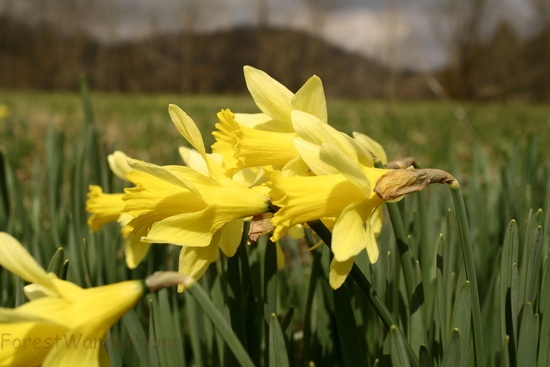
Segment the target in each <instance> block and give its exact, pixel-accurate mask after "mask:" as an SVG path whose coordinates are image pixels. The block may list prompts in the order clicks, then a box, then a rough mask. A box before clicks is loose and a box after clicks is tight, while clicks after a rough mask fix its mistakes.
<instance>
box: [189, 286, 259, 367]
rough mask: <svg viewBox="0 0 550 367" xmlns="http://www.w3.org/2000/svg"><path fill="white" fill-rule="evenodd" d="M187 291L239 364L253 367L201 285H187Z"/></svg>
mask: <svg viewBox="0 0 550 367" xmlns="http://www.w3.org/2000/svg"><path fill="white" fill-rule="evenodd" d="M187 293H189V294H190V295H191V296H192V297H193V298H194V299H195V301H197V303H198V304H199V305H200V306H201V308H202V310H203V311H204V313H205V315H206V316H207V317H208V318H209V319H210V321H211V322H212V324H213V325H214V328H215V329H216V330H217V331H218V333H220V335H221V336H222V338H223V340H224V341H225V343H226V344H227V346H228V347H229V349H230V350H231V351H232V352H233V355H234V356H235V358H236V359H237V361H238V362H239V363H240V364H241V366H250V367H253V366H254V363H252V360H251V359H250V357H249V356H248V353H247V352H246V350H245V349H244V347H243V346H242V344H241V343H240V342H239V339H238V338H237V336H236V335H235V333H234V332H233V330H232V329H231V326H230V325H229V324H228V323H227V321H226V320H225V318H224V317H223V315H222V314H221V313H220V311H218V310H217V309H216V307H215V306H214V304H213V303H212V301H211V300H210V298H209V297H208V295H207V294H206V292H205V291H204V290H203V289H202V287H201V286H200V285H199V284H198V283H195V284H194V285H192V286H191V287H189V289H188V290H187Z"/></svg>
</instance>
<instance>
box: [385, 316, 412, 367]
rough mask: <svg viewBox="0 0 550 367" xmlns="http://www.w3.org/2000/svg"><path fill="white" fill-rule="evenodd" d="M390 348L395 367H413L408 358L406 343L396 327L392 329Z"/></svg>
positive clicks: (393, 326)
mask: <svg viewBox="0 0 550 367" xmlns="http://www.w3.org/2000/svg"><path fill="white" fill-rule="evenodd" d="M390 348H391V353H390V357H391V362H392V365H393V366H401V367H407V366H410V365H411V363H410V362H409V358H408V356H407V348H406V347H405V341H404V340H403V337H402V336H401V333H400V332H399V329H398V328H397V327H396V326H395V325H392V326H391V327H390Z"/></svg>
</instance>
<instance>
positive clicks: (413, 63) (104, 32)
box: [0, 0, 533, 70]
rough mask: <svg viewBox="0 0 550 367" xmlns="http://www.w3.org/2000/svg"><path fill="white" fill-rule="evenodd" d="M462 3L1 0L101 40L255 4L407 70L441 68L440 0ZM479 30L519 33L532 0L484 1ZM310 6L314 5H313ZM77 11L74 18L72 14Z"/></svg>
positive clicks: (0, 5)
mask: <svg viewBox="0 0 550 367" xmlns="http://www.w3.org/2000/svg"><path fill="white" fill-rule="evenodd" d="M459 1H464V0H157V1H150V0H95V1H93V2H90V1H89V0H49V1H45V0H0V11H5V9H6V8H10V9H11V11H12V13H16V14H19V15H20V16H21V17H24V18H25V19H29V20H32V19H35V18H50V20H52V21H54V22H56V23H57V24H59V23H60V22H59V19H60V14H62V13H63V12H65V13H67V10H66V9H65V8H67V4H69V5H68V6H69V7H71V6H72V7H75V9H76V10H74V9H73V11H71V12H69V14H72V15H71V16H63V17H62V18H63V19H64V22H66V23H67V24H71V22H72V23H73V24H74V23H78V24H79V25H82V26H84V27H85V28H86V29H88V30H89V31H90V32H91V33H93V34H94V35H95V36H97V37H98V38H99V39H101V40H103V41H105V42H117V41H119V40H127V39H132V38H139V37H143V36H147V35H151V34H154V33H158V32H177V31H179V30H181V29H182V28H183V27H186V28H187V29H192V30H197V31H203V32H210V31H216V30H220V29H227V28H230V27H233V26H235V25H254V24H257V23H258V9H259V5H260V4H261V3H263V4H265V6H266V7H267V12H266V14H267V23H268V25H272V26H278V27H291V28H293V29H298V30H304V31H307V32H310V33H312V34H315V35H317V36H320V37H322V38H324V39H326V40H327V41H329V42H331V43H333V44H335V45H336V46H339V47H341V48H343V49H345V50H347V51H352V52H357V53H360V54H363V55H366V56H370V57H374V58H376V59H378V60H380V61H383V62H388V63H392V64H394V65H397V66H403V67H409V68H413V69H420V70H425V69H432V68H434V67H437V66H440V65H442V64H443V63H444V62H445V60H446V57H447V54H448V50H449V39H450V34H451V33H452V32H451V29H452V24H453V21H452V19H451V17H449V16H448V14H449V13H448V12H445V11H444V7H443V4H449V3H453V2H454V3H457V2H459ZM486 1H487V3H488V7H489V9H490V10H489V11H487V12H486V13H485V14H484V21H483V24H484V28H485V30H484V32H485V33H486V34H489V33H490V31H491V30H492V29H494V27H495V25H496V24H497V23H498V21H499V20H501V19H506V20H508V21H509V22H511V24H512V25H514V27H515V28H516V30H517V31H518V32H519V33H521V34H527V33H529V24H530V21H531V19H532V18H533V11H532V8H531V6H529V5H530V3H529V1H530V0H486ZM311 4H314V5H311ZM75 15H76V16H75Z"/></svg>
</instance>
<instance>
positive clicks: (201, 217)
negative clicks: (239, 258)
mask: <svg viewBox="0 0 550 367" xmlns="http://www.w3.org/2000/svg"><path fill="white" fill-rule="evenodd" d="M215 216H216V214H215V213H214V212H213V209H212V208H210V207H207V208H205V209H204V210H201V211H198V212H192V213H182V214H179V215H173V216H171V217H168V218H166V219H163V220H161V221H158V222H155V223H154V224H153V225H152V227H151V229H150V230H149V232H148V233H147V236H144V237H142V238H141V241H143V242H151V243H171V244H174V245H179V246H192V247H206V246H208V245H209V244H210V241H211V240H212V236H213V235H214V233H215V232H216V231H217V230H218V229H219V227H221V225H219V227H218V228H216V227H217V226H216V225H215V224H214V223H213V220H214V218H215Z"/></svg>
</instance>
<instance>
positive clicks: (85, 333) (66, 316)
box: [0, 233, 144, 366]
mask: <svg viewBox="0 0 550 367" xmlns="http://www.w3.org/2000/svg"><path fill="white" fill-rule="evenodd" d="M0 266H2V267H4V268H5V269H7V270H9V271H11V272H12V273H15V274H17V275H19V276H20V277H21V278H23V279H24V280H26V281H28V282H31V283H33V284H31V285H29V286H27V287H26V289H25V290H26V291H29V294H33V300H32V301H31V302H28V303H25V304H23V305H22V306H19V307H17V308H15V309H7V308H0V328H1V330H2V333H1V340H0V343H1V346H0V351H1V352H0V366H38V365H42V366H77V365H85V366H99V365H100V360H101V361H102V362H108V360H107V354H106V351H105V349H104V347H103V344H104V341H105V336H106V333H107V331H108V329H109V328H110V327H111V326H112V325H113V324H114V323H115V322H116V321H117V320H118V319H119V318H120V317H121V316H122V315H123V314H124V313H126V312H127V311H128V310H129V309H131V308H132V307H133V306H134V305H135V304H136V303H137V302H138V301H139V299H140V298H141V297H142V295H143V294H144V283H143V282H142V281H125V282H121V283H115V284H111V285H106V286H101V287H95V288H89V289H82V288H80V287H78V286H77V285H75V284H73V283H70V282H67V281H64V280H61V279H58V278H57V277H56V276H55V275H54V274H52V273H50V274H48V273H46V272H45V271H44V269H43V268H42V267H41V266H40V265H39V264H38V263H37V262H36V261H35V260H34V259H33V258H32V257H31V255H30V254H29V253H28V252H27V251H26V250H25V249H24V248H23V246H22V245H21V244H20V243H19V242H18V241H17V240H16V239H15V238H13V237H12V236H10V235H9V234H6V233H0ZM102 364H104V363H102Z"/></svg>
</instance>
